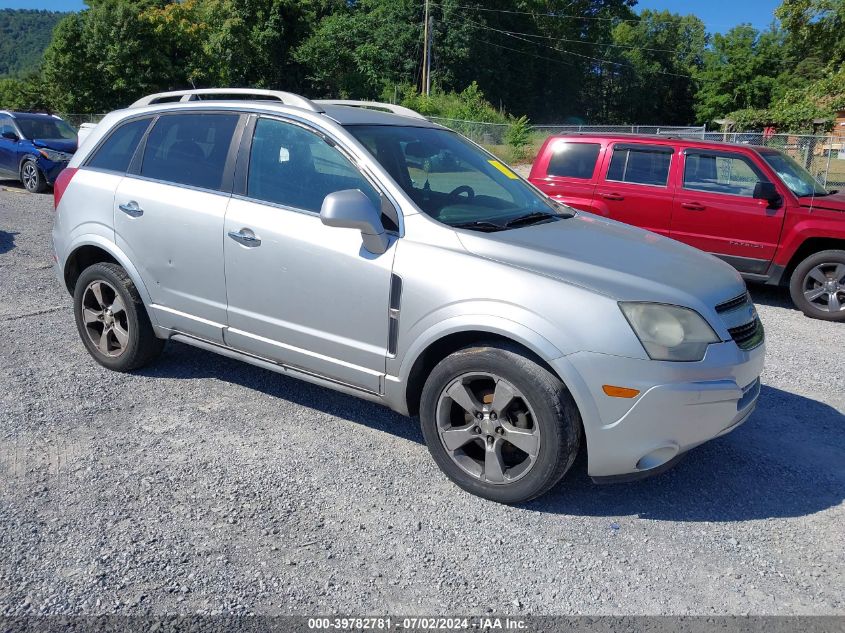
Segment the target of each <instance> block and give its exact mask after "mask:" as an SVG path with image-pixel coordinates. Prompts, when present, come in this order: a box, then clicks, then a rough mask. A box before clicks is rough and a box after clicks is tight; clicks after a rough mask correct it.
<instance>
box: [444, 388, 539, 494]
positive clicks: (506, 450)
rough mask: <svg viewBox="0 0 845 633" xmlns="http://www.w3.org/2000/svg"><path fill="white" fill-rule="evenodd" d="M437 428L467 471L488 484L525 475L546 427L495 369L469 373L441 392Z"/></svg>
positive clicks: (454, 459) (534, 461)
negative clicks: (542, 425)
mask: <svg viewBox="0 0 845 633" xmlns="http://www.w3.org/2000/svg"><path fill="white" fill-rule="evenodd" d="M436 416H437V418H436V419H437V432H438V434H439V436H440V441H441V443H442V444H443V447H444V448H445V449H446V453H447V454H448V455H449V457H451V459H452V460H453V461H454V462H455V464H457V465H458V466H459V467H460V468H461V469H462V470H464V471H465V472H466V473H468V474H469V475H471V476H473V477H475V478H476V479H479V480H481V481H483V482H485V483H488V484H509V483H513V482H514V481H517V480H518V479H521V478H522V477H524V476H525V475H526V474H527V473H528V472H529V471H530V470H531V468H533V467H534V464H535V463H536V461H537V456H538V454H539V450H540V440H541V438H540V428H539V425H538V424H537V419H536V416H535V415H534V411H533V410H532V408H531V405H530V404H529V402H528V400H527V399H526V398H525V396H524V395H523V394H522V393H521V392H520V391H519V390H518V389H516V388H515V387H514V386H513V385H512V384H511V383H509V382H508V381H506V380H504V379H503V378H501V377H499V376H496V375H494V374H489V373H470V374H463V375H461V376H459V377H457V378H456V379H454V380H453V381H452V382H451V383H450V384H449V385H448V386H447V387H446V389H444V390H443V391H442V393H441V394H440V398H439V399H438V402H437V410H436Z"/></svg>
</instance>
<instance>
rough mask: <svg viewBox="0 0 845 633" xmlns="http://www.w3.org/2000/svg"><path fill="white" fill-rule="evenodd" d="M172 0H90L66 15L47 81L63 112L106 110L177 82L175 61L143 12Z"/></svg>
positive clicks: (48, 58) (48, 61)
mask: <svg viewBox="0 0 845 633" xmlns="http://www.w3.org/2000/svg"><path fill="white" fill-rule="evenodd" d="M166 4H169V1H168V0H135V1H130V0H89V8H88V9H86V10H84V11H80V12H79V13H74V14H71V15H69V16H68V17H66V18H65V19H63V20H62V21H61V22H60V23H59V25H58V26H57V27H56V30H55V32H54V35H53V41H52V42H51V43H50V46H49V47H48V49H47V51H46V53H45V56H44V71H43V73H44V80H45V83H46V85H48V86H50V89H51V100H52V102H53V104H54V105H55V107H56V108H57V109H59V110H61V111H63V112H103V111H107V110H111V109H114V108H118V107H125V106H127V105H129V104H130V103H131V102H132V101H134V100H135V99H137V98H138V97H139V96H140V95H142V94H146V93H150V92H155V91H157V90H160V89H163V88H168V87H171V86H173V85H174V83H175V82H174V81H173V77H174V76H176V75H177V73H176V72H175V70H174V63H173V60H171V59H170V57H169V56H168V55H166V54H163V52H162V50H161V48H160V47H159V43H160V40H159V38H158V37H157V36H156V33H155V29H154V26H153V25H152V24H151V22H150V21H149V20H147V19H146V18H145V17H144V11H146V10H147V9H150V8H157V7H162V6H165V5H166Z"/></svg>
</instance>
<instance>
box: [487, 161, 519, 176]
mask: <svg viewBox="0 0 845 633" xmlns="http://www.w3.org/2000/svg"><path fill="white" fill-rule="evenodd" d="M487 162H488V163H490V164H491V165H493V167H495V168H496V169H498V170H499V171H500V172H502V173H503V174H504V175H505V176H507V177H508V178H510V179H511V180H519V176H517V175H516V174H515V173H513V172H512V171H511V170H510V169H508V167H507V165H505V164H504V163H500V162H499V161H497V160H488V161H487Z"/></svg>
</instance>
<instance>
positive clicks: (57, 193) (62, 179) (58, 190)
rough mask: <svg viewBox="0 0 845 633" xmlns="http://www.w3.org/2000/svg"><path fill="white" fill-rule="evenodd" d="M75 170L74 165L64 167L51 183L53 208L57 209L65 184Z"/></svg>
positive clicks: (67, 183)
mask: <svg viewBox="0 0 845 633" xmlns="http://www.w3.org/2000/svg"><path fill="white" fill-rule="evenodd" d="M76 172H77V168H76V167H65V168H64V169H63V170H62V171H61V173H60V174H59V177H58V178H56V182H55V183H54V184H53V205H54V206H53V208H54V209H56V210H58V208H59V202H61V201H62V196H63V195H65V190H66V189H67V186H68V185H69V184H70V181H71V178H73V175H74V174H75V173H76Z"/></svg>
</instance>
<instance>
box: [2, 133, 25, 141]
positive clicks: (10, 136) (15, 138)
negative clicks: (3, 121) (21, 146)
mask: <svg viewBox="0 0 845 633" xmlns="http://www.w3.org/2000/svg"><path fill="white" fill-rule="evenodd" d="M2 136H3V138H4V139H6V140H7V141H14V142H15V143H17V142H18V141H19V140H21V139H20V138H18V135H17V134H15V133H14V132H9V131H6V132H3V134H2Z"/></svg>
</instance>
